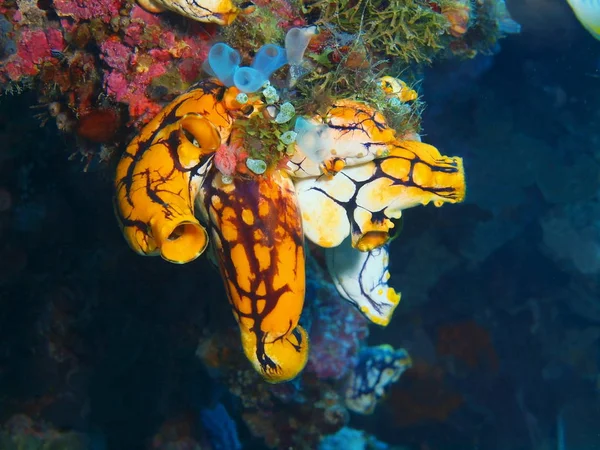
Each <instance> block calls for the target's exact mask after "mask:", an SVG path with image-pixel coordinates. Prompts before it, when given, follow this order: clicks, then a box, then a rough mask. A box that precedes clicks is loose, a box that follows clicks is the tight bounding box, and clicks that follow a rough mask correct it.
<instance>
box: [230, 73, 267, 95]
mask: <svg viewBox="0 0 600 450" xmlns="http://www.w3.org/2000/svg"><path fill="white" fill-rule="evenodd" d="M267 80H268V78H267V77H266V76H265V75H264V74H263V73H262V72H259V71H258V70H256V69H253V68H252V67H240V68H239V69H238V70H236V71H235V74H234V75H233V84H234V85H235V87H236V88H238V89H239V90H240V91H242V92H245V93H246V94H249V93H250V92H256V91H258V90H259V89H260V88H261V87H262V85H263V84H265V83H266V82H267Z"/></svg>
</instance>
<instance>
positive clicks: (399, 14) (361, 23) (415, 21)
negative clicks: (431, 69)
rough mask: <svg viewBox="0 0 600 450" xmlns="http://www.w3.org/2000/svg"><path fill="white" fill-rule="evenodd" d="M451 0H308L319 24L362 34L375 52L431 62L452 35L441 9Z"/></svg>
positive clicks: (307, 7)
mask: <svg viewBox="0 0 600 450" xmlns="http://www.w3.org/2000/svg"><path fill="white" fill-rule="evenodd" d="M447 2H448V0H440V1H438V2H429V1H425V0H339V1H337V0H335V1H334V0H304V1H303V10H304V12H305V13H307V14H313V15H314V14H318V16H319V17H320V18H319V20H318V23H319V24H327V23H329V24H333V25H335V26H336V27H337V28H338V29H339V30H340V31H342V32H345V33H351V34H356V35H358V36H359V37H360V38H361V39H362V40H363V41H364V43H365V45H366V46H367V47H368V48H369V50H370V51H372V52H375V53H382V54H386V55H387V56H388V57H390V56H392V57H399V58H402V59H403V60H404V61H406V62H416V63H424V62H431V60H432V58H433V57H434V56H435V54H436V53H438V52H439V51H440V50H442V49H443V48H444V46H445V43H446V42H447V39H448V34H447V31H448V28H449V22H448V20H447V19H446V17H444V15H442V14H441V13H440V12H438V11H436V10H435V9H436V8H434V7H433V6H432V3H434V4H435V5H437V6H438V8H437V9H438V10H440V8H441V7H442V6H443V5H444V4H446V3H447Z"/></svg>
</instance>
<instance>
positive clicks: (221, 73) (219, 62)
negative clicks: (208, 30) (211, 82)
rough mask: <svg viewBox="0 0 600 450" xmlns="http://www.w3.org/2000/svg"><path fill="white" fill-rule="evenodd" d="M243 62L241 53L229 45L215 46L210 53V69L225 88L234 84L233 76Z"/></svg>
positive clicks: (220, 44) (219, 44)
mask: <svg viewBox="0 0 600 450" xmlns="http://www.w3.org/2000/svg"><path fill="white" fill-rule="evenodd" d="M241 61H242V58H241V56H240V53H239V52H238V51H237V50H235V49H233V48H231V47H230V46H229V45H227V44H223V43H218V44H215V45H213V46H212V47H211V48H210V51H209V52H208V64H209V65H210V68H211V69H212V71H213V73H214V74H215V75H216V77H217V78H218V79H219V80H221V82H222V83H223V84H224V85H225V86H232V85H233V84H234V81H233V76H234V74H235V72H236V71H237V70H238V68H239V67H240V62H241Z"/></svg>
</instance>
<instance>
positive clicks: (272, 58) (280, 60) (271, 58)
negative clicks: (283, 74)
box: [252, 44, 287, 78]
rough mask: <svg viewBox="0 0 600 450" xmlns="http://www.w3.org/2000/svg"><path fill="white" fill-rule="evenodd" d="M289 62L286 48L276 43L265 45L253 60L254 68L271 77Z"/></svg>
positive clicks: (266, 76)
mask: <svg viewBox="0 0 600 450" xmlns="http://www.w3.org/2000/svg"><path fill="white" fill-rule="evenodd" d="M286 62H287V59H286V56H285V49H284V48H283V47H280V46H279V45H275V44H266V45H263V46H262V47H261V48H260V50H259V51H258V53H256V56H255V57H254V61H252V68H253V69H256V70H258V71H259V72H261V73H262V74H263V75H264V76H265V78H269V77H270V76H271V75H272V74H273V72H275V71H276V70H277V69H279V68H280V67H281V66H283V65H284V64H285V63H286Z"/></svg>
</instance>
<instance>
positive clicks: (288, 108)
mask: <svg viewBox="0 0 600 450" xmlns="http://www.w3.org/2000/svg"><path fill="white" fill-rule="evenodd" d="M295 115H296V108H294V105H292V104H291V103H290V102H285V103H284V104H283V105H281V107H280V108H279V113H278V114H277V116H276V117H275V122H276V123H286V122H289V121H290V120H292V117H294V116H295Z"/></svg>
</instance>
